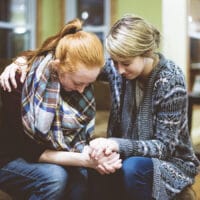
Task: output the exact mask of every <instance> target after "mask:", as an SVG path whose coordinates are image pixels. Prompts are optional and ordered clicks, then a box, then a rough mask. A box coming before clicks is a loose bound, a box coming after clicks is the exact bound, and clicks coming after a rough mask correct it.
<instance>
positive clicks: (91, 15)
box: [66, 0, 110, 42]
mask: <svg viewBox="0 0 200 200" xmlns="http://www.w3.org/2000/svg"><path fill="white" fill-rule="evenodd" d="M76 17H78V18H80V19H82V20H83V22H84V30H86V31H91V32H94V33H95V34H97V35H98V36H99V38H100V39H101V41H102V42H104V39H105V36H106V34H107V32H108V29H109V25H110V0H66V21H69V20H71V19H74V18H76Z"/></svg>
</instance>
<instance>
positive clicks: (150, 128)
mask: <svg viewBox="0 0 200 200" xmlns="http://www.w3.org/2000/svg"><path fill="white" fill-rule="evenodd" d="M159 43H160V33H159V31H158V30H157V29H156V28H155V27H154V26H153V25H152V24H150V23H148V22H147V21H145V20H144V19H142V18H141V17H137V16H133V15H126V16H124V17H122V18H121V19H119V20H118V21H117V22H116V23H115V24H114V25H113V27H112V28H111V30H110V32H109V34H108V36H107V38H106V49H107V51H108V53H109V54H110V56H111V60H109V61H108V62H107V64H106V67H105V68H104V70H103V73H102V74H101V78H103V79H107V80H109V81H110V85H111V93H112V109H111V115H110V120H109V126H108V136H109V138H108V139H105V138H98V139H95V140H93V141H91V142H90V148H92V149H93V151H92V153H91V157H93V158H96V159H98V158H99V155H101V156H102V154H104V155H109V154H110V153H111V152H117V153H119V154H120V157H121V158H122V160H123V163H122V168H121V169H120V170H119V171H118V172H116V173H114V174H111V175H106V176H98V174H97V173H95V172H94V173H95V176H92V177H93V184H92V183H91V188H90V189H91V191H93V193H92V194H93V196H95V195H96V196H97V197H99V198H96V200H97V199H99V200H100V199H104V200H105V199H109V200H111V199H113V200H114V199H115V200H116V199H123V200H130V199H131V200H139V199H142V200H147V199H148V200H150V199H157V200H161V199H162V200H168V199H174V198H175V197H176V196H177V195H178V194H179V193H180V192H181V191H182V190H183V189H184V188H185V187H187V186H188V185H191V184H192V183H193V182H194V177H195V175H196V174H197V166H198V165H199V161H198V159H197V158H196V156H195V154H194V151H193V148H192V144H191V141H190V136H189V133H188V119H187V89H186V83H185V77H184V75H183V73H182V71H181V69H180V68H179V67H178V66H177V65H176V64H175V63H174V62H173V61H171V60H169V59H166V58H165V57H164V56H163V55H162V54H160V53H158V52H157V49H158V48H159ZM94 183H95V186H94ZM92 186H93V187H92ZM102 194H105V196H101V195H102Z"/></svg>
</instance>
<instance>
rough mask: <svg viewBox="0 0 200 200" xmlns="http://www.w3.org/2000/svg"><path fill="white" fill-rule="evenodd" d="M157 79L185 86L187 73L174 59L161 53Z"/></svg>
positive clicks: (158, 81) (160, 81)
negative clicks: (167, 57)
mask: <svg viewBox="0 0 200 200" xmlns="http://www.w3.org/2000/svg"><path fill="white" fill-rule="evenodd" d="M156 81H157V83H164V82H165V83H167V82H168V83H170V84H173V85H177V84H180V85H184V86H185V75H184V73H183V71H182V69H181V68H180V67H179V66H178V65H177V64H176V63H175V62H174V61H172V60H170V59H166V58H165V57H164V56H163V55H160V62H159V64H158V73H157V75H156Z"/></svg>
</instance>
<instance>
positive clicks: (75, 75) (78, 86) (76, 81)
mask: <svg viewBox="0 0 200 200" xmlns="http://www.w3.org/2000/svg"><path fill="white" fill-rule="evenodd" d="M76 68H77V71H75V72H65V73H62V74H59V73H58V77H59V81H60V83H61V85H62V87H63V89H64V90H65V91H68V92H70V91H77V92H79V93H83V91H84V89H85V88H86V87H87V86H88V85H89V84H90V83H92V82H94V81H95V80H96V78H97V76H98V75H99V73H100V68H99V67H93V68H90V69H88V68H86V66H85V65H84V64H80V63H77V65H76Z"/></svg>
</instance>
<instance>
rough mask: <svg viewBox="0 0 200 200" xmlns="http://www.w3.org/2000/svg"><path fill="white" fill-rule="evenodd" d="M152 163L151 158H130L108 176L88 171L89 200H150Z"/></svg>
mask: <svg viewBox="0 0 200 200" xmlns="http://www.w3.org/2000/svg"><path fill="white" fill-rule="evenodd" d="M152 182H153V163H152V160H151V158H145V157H130V158H127V159H125V160H124V161H123V165H122V168H121V169H120V170H118V171H117V172H115V173H113V174H110V175H100V174H99V173H98V172H96V171H94V170H89V191H90V200H94V199H95V200H102V199H103V200H122V199H123V200H140V199H141V200H150V199H152Z"/></svg>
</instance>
